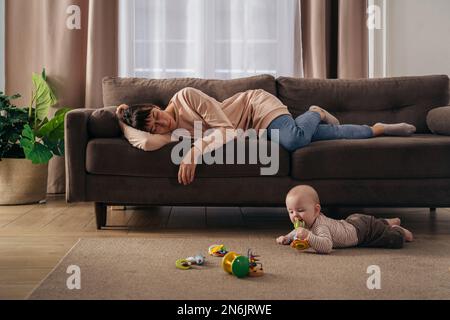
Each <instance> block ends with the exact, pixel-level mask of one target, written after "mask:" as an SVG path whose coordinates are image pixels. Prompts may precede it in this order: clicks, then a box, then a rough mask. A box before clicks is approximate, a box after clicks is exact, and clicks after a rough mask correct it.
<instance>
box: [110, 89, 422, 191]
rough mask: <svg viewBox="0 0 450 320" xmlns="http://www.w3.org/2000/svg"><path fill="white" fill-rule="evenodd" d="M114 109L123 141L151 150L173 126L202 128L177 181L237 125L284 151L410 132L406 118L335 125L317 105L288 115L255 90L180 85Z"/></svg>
mask: <svg viewBox="0 0 450 320" xmlns="http://www.w3.org/2000/svg"><path fill="white" fill-rule="evenodd" d="M116 114H117V117H118V119H119V124H120V127H121V129H122V131H123V133H124V135H125V137H126V138H127V139H128V141H129V142H130V143H131V144H132V145H133V146H134V147H136V148H139V149H142V150H144V151H155V150H158V149H160V148H162V147H163V146H165V145H167V144H169V143H171V141H172V133H173V132H174V131H175V130H177V129H185V130H187V131H188V132H190V133H191V136H192V137H194V131H195V123H196V122H200V123H201V124H202V130H203V132H204V133H205V132H206V131H208V134H207V135H206V136H204V137H203V138H201V139H198V140H197V141H195V142H194V143H193V145H192V149H191V150H190V152H189V153H188V154H187V155H186V156H185V158H184V160H183V161H182V163H181V165H180V169H179V173H178V181H179V183H180V184H183V185H189V184H191V183H192V182H193V181H194V178H195V171H196V166H197V163H198V159H199V158H200V157H201V156H202V155H203V154H205V153H208V152H211V151H213V150H216V149H218V148H220V147H222V146H223V145H224V144H225V143H227V142H228V141H227V140H225V139H224V137H227V134H226V133H228V132H230V131H231V132H233V131H236V130H238V129H242V130H244V131H246V130H249V129H255V130H256V131H259V130H264V129H266V130H267V132H268V138H269V139H271V140H272V141H274V142H276V143H279V144H280V145H281V146H282V147H283V148H285V149H286V150H287V151H289V152H294V151H295V150H298V149H300V148H303V147H306V146H308V145H309V144H311V143H312V142H315V141H321V140H338V139H370V138H373V137H379V136H383V135H389V136H410V135H412V134H414V133H415V132H416V128H415V127H414V126H413V125H410V124H407V123H399V124H384V123H377V124H375V125H374V126H372V127H370V126H367V125H341V124H340V123H339V120H338V119H336V118H335V117H334V116H333V115H331V114H330V113H329V112H327V111H326V110H325V109H323V108H321V107H318V106H312V107H311V108H310V109H309V111H308V112H306V113H304V114H303V115H301V116H299V117H298V118H296V119H294V117H293V116H292V115H291V113H290V112H289V110H288V108H287V107H286V106H285V105H283V103H282V102H281V101H280V100H279V99H278V98H277V97H275V96H274V95H272V94H270V93H268V92H266V91H264V90H260V89H258V90H248V91H246V92H241V93H238V94H236V95H234V96H232V97H231V98H229V99H227V100H225V101H223V102H219V101H217V100H216V99H214V98H212V97H210V96H208V95H207V94H205V93H203V92H202V91H200V90H197V89H194V88H185V89H183V90H181V91H179V92H177V93H176V94H175V95H174V96H173V98H172V99H171V100H170V102H169V105H168V106H167V108H166V109H165V110H162V109H161V108H160V107H158V106H155V105H145V106H127V105H121V106H119V107H118V108H117V112H116ZM272 130H278V131H277V132H278V134H276V135H273V132H276V131H272ZM272 135H273V136H272ZM228 136H229V135H228Z"/></svg>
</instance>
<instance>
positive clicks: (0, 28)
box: [0, 0, 5, 91]
mask: <svg viewBox="0 0 450 320" xmlns="http://www.w3.org/2000/svg"><path fill="white" fill-rule="evenodd" d="M0 91H5V1H4V0H0Z"/></svg>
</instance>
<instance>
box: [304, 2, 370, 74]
mask: <svg viewBox="0 0 450 320" xmlns="http://www.w3.org/2000/svg"><path fill="white" fill-rule="evenodd" d="M299 6H300V10H299V11H298V12H297V18H298V20H300V23H299V25H300V28H301V32H299V33H300V34H301V36H299V37H297V40H298V41H299V42H300V43H301V44H302V46H301V52H300V51H299V49H297V53H296V55H302V58H303V72H304V76H305V77H306V78H340V79H355V78H367V77H368V69H369V66H368V29H367V26H366V21H367V13H366V10H367V1H366V0H299Z"/></svg>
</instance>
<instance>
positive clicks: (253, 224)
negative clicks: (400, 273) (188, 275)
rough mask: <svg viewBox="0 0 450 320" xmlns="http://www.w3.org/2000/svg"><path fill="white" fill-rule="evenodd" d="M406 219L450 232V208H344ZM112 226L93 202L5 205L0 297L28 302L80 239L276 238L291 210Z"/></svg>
mask: <svg viewBox="0 0 450 320" xmlns="http://www.w3.org/2000/svg"><path fill="white" fill-rule="evenodd" d="M354 212H362V213H370V214H375V215H377V216H380V217H387V218H389V217H400V218H401V219H402V221H403V224H404V225H405V227H407V228H408V229H410V230H411V231H413V232H414V233H415V235H416V236H426V237H428V236H431V237H432V236H434V235H440V234H449V233H450V209H438V210H437V213H436V214H430V211H429V209H423V208H419V209H417V208H411V209H357V210H356V209H351V208H347V209H341V210H340V212H339V215H342V216H343V217H344V216H345V215H346V214H350V213H354ZM107 224H108V228H107V229H106V230H103V231H97V230H96V226H95V217H94V205H93V204H92V203H79V204H67V203H66V202H65V199H64V196H51V197H49V199H48V202H47V204H42V205H27V206H16V207H8V206H6V207H1V206H0V299H24V298H26V297H27V295H28V294H29V293H30V292H31V291H32V290H33V289H34V288H35V287H36V286H37V285H38V284H39V283H40V281H42V280H43V279H44V278H45V276H46V275H47V274H48V273H49V272H51V270H52V269H53V268H54V267H55V266H56V265H57V263H58V262H59V261H60V260H61V259H62V258H63V257H64V255H65V254H66V253H67V252H68V251H69V250H70V249H71V248H72V247H73V246H74V244H76V242H77V241H78V240H79V239H80V238H98V237H148V238H152V237H157V238H161V237H170V238H185V237H191V238H192V237H209V236H211V235H212V234H214V236H215V237H216V238H217V237H224V238H225V237H233V236H239V235H241V236H242V235H245V234H258V235H267V236H271V237H274V239H275V237H276V236H278V235H281V234H284V233H287V232H288V231H290V228H291V225H290V223H289V221H288V219H287V214H286V212H285V209H283V208H279V209H274V208H177V207H173V208H172V207H148V208H142V207H132V208H127V210H126V211H124V210H112V209H111V208H110V209H109V211H108V223H107Z"/></svg>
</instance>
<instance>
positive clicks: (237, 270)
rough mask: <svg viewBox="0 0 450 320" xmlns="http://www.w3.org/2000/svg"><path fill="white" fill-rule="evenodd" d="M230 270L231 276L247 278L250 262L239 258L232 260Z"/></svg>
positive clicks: (246, 258) (245, 258)
mask: <svg viewBox="0 0 450 320" xmlns="http://www.w3.org/2000/svg"><path fill="white" fill-rule="evenodd" d="M231 269H232V271H233V274H234V275H235V276H236V277H238V278H245V277H246V276H248V273H249V270H250V261H249V259H248V257H244V256H240V257H237V258H236V259H234V262H233V264H232V266H231Z"/></svg>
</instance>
